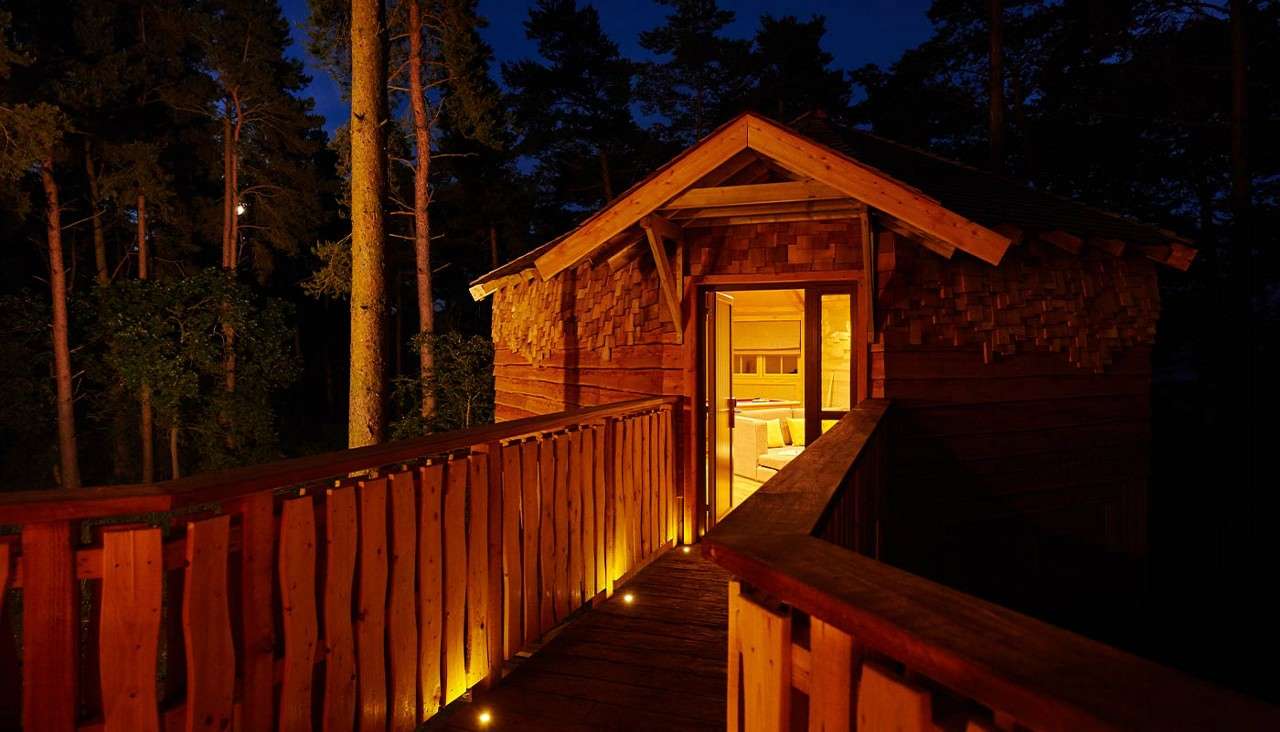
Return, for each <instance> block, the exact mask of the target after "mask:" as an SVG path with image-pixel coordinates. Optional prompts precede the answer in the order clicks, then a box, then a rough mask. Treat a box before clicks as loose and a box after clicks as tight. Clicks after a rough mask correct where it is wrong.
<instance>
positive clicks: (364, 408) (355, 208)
mask: <svg viewBox="0 0 1280 732" xmlns="http://www.w3.org/2000/svg"><path fill="white" fill-rule="evenodd" d="M383 11H384V5H383V3H382V2H381V0H352V3H351V389H350V392H349V395H348V411H347V419H348V422H347V443H348V445H349V446H350V447H359V446H361V445H371V444H375V443H378V442H381V441H382V436H383V428H384V422H385V415H384V413H383V399H384V392H385V386H386V354H385V349H384V348H383V336H384V331H385V325H386V281H385V276H384V270H385V253H384V247H385V238H384V230H383V212H382V194H383V190H384V187H385V175H386V173H385V166H384V165H383V162H384V156H385V151H384V150H383V145H382V115H383V113H384V110H385V109H386V105H385V95H386V56H385V52H384V48H383V37H382V32H383V18H384V12H383Z"/></svg>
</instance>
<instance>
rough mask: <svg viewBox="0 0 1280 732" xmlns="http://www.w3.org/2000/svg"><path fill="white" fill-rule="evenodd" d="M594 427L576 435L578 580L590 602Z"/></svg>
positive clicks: (593, 569) (593, 579) (593, 586)
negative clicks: (579, 538)
mask: <svg viewBox="0 0 1280 732" xmlns="http://www.w3.org/2000/svg"><path fill="white" fill-rule="evenodd" d="M595 437H596V430H595V429H591V428H584V429H583V430H582V431H581V432H580V433H579V436H578V457H577V460H576V464H577V465H578V466H579V468H580V471H581V472H580V473H579V475H578V480H579V488H580V492H581V495H582V582H583V596H584V599H586V600H587V601H590V600H591V598H593V597H595V596H596V593H597V592H599V591H600V588H599V586H598V585H597V583H596V488H595V477H596V471H595V455H596V452H595Z"/></svg>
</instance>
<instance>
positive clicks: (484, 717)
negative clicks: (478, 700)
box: [479, 709, 493, 725]
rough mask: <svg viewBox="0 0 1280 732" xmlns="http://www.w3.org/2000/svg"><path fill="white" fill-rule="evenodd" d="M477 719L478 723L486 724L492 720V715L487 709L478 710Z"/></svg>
mask: <svg viewBox="0 0 1280 732" xmlns="http://www.w3.org/2000/svg"><path fill="white" fill-rule="evenodd" d="M479 721H480V724H483V725H487V724H489V723H490V722H492V721H493V715H492V714H490V713H489V710H488V709H486V710H484V711H483V712H480V717H479Z"/></svg>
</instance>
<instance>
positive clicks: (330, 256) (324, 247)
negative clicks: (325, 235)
mask: <svg viewBox="0 0 1280 732" xmlns="http://www.w3.org/2000/svg"><path fill="white" fill-rule="evenodd" d="M311 253H312V254H314V255H315V257H316V259H318V260H319V264H318V265H317V267H316V268H315V270H314V271H313V272H312V273H311V275H310V276H309V277H307V278H306V279H305V280H303V281H302V289H303V291H304V292H306V293H307V294H308V295H310V296H312V297H314V298H317V299H320V298H332V299H334V300H346V299H347V298H349V297H351V238H350V237H347V238H345V239H343V240H342V241H322V242H320V243H319V244H316V245H315V246H314V247H312V248H311Z"/></svg>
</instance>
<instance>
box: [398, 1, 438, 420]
mask: <svg viewBox="0 0 1280 732" xmlns="http://www.w3.org/2000/svg"><path fill="white" fill-rule="evenodd" d="M422 53H423V49H422V15H421V8H420V7H419V0H409V101H410V106H411V108H412V110H413V142H414V147H415V148H417V151H418V160H417V165H416V166H415V167H414V170H413V253H414V260H415V266H416V268H417V276H418V332H419V333H421V334H422V336H423V337H422V338H420V339H419V345H418V369H419V375H420V376H421V379H422V407H421V408H422V416H423V417H426V418H430V417H431V416H432V415H434V414H435V412H436V395H435V389H432V388H430V387H429V386H428V384H430V383H431V374H432V371H433V370H434V368H435V349H434V348H432V344H431V339H430V336H431V335H432V334H433V333H435V296H434V295H433V294H432V293H431V217H430V212H429V211H428V210H427V207H428V206H429V205H430V203H431V196H430V189H429V188H428V186H429V185H430V181H431V175H430V173H431V120H430V119H428V118H427V100H426V88H425V87H424V86H423V83H422ZM403 347H404V344H402V343H397V344H396V348H397V349H399V348H403Z"/></svg>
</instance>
